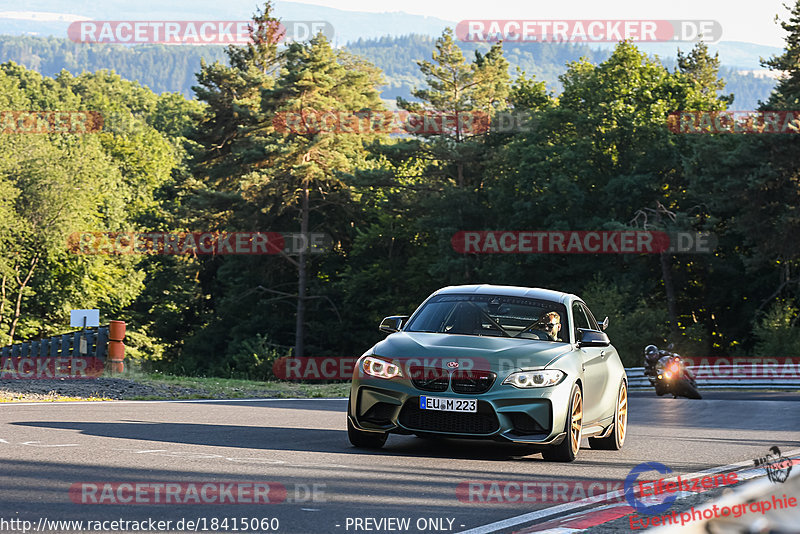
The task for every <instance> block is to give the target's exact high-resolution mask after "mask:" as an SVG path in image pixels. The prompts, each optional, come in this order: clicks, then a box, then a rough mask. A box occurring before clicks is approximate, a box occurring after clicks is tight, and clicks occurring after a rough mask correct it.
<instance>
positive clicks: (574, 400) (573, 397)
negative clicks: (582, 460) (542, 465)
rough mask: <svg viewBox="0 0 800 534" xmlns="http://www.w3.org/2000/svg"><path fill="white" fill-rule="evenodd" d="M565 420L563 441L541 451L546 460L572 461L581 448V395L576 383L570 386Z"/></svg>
mask: <svg viewBox="0 0 800 534" xmlns="http://www.w3.org/2000/svg"><path fill="white" fill-rule="evenodd" d="M569 398H570V401H569V409H568V410H567V420H566V422H565V423H564V431H565V432H566V433H567V435H566V436H564V441H562V442H561V443H559V444H558V445H556V446H554V447H550V448H548V449H545V450H543V451H542V458H544V459H545V460H547V461H548V462H572V461H574V460H575V457H576V456H577V455H578V451H579V450H580V448H581V431H582V424H583V395H581V389H580V388H579V387H578V384H575V385H574V386H572V393H571V394H570V397H569Z"/></svg>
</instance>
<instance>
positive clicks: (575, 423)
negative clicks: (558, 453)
mask: <svg viewBox="0 0 800 534" xmlns="http://www.w3.org/2000/svg"><path fill="white" fill-rule="evenodd" d="M572 395H573V396H572V416H571V418H570V427H569V428H570V432H569V439H570V446H571V448H572V454H573V455H577V454H578V450H579V449H580V448H581V423H582V422H583V397H582V396H581V390H580V389H578V388H575V391H574V392H573V394H572Z"/></svg>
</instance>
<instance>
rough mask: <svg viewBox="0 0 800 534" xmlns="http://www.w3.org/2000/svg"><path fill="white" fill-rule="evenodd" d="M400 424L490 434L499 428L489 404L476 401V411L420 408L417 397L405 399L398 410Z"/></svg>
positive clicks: (415, 427) (453, 431)
mask: <svg viewBox="0 0 800 534" xmlns="http://www.w3.org/2000/svg"><path fill="white" fill-rule="evenodd" d="M399 421H400V424H401V425H403V426H404V427H406V428H408V429H409V430H419V431H428V432H450V433H453V434H491V433H493V432H496V431H497V429H498V428H500V423H499V422H498V421H497V415H495V413H494V409H492V407H491V405H490V404H489V403H486V402H481V401H478V411H477V413H464V412H443V411H439V410H421V409H420V407H419V397H413V398H411V399H409V400H407V401H406V403H405V405H404V406H403V409H402V410H401V411H400V417H399Z"/></svg>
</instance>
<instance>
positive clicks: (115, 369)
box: [108, 321, 125, 373]
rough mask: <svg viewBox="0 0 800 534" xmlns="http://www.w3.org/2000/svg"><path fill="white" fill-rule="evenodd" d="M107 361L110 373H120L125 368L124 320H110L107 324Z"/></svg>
mask: <svg viewBox="0 0 800 534" xmlns="http://www.w3.org/2000/svg"><path fill="white" fill-rule="evenodd" d="M108 339H109V341H108V361H109V362H110V363H111V372H112V373H121V372H122V371H123V370H124V369H125V363H124V360H125V344H124V343H123V342H122V340H123V339H125V321H111V322H110V323H109V325H108Z"/></svg>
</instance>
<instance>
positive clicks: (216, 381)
mask: <svg viewBox="0 0 800 534" xmlns="http://www.w3.org/2000/svg"><path fill="white" fill-rule="evenodd" d="M115 376H117V377H119V378H125V379H128V380H133V381H135V382H138V383H140V384H145V385H149V386H154V387H159V388H167V389H173V390H174V389H188V390H192V391H191V392H176V395H170V396H169V397H165V398H172V399H174V398H182V399H183V398H185V399H219V398H228V399H242V398H252V397H266V398H294V397H299V398H320V397H346V396H347V395H348V393H349V391H350V383H349V382H345V383H334V384H304V383H299V382H290V381H271V382H264V381H255V380H242V379H236V378H218V377H192V376H174V375H165V374H162V373H147V374H145V373H142V372H139V371H136V370H126V372H125V373H122V374H120V375H115ZM133 398H134V399H138V400H154V399H158V398H162V397H161V396H152V395H149V396H145V397H133Z"/></svg>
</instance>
